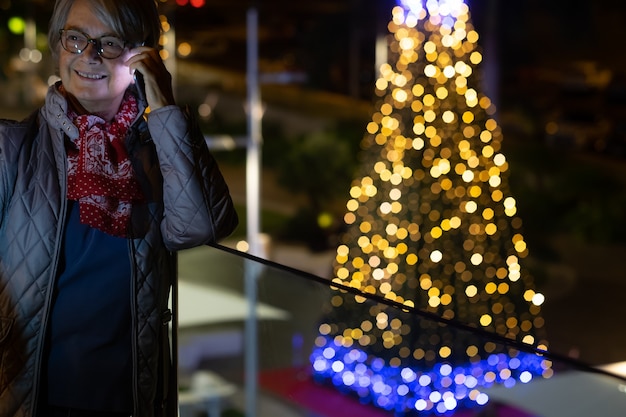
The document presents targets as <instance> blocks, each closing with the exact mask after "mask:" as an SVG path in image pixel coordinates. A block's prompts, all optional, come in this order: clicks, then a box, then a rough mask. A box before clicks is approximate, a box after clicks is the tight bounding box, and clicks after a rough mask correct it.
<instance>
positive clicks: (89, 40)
mask: <svg viewBox="0 0 626 417" xmlns="http://www.w3.org/2000/svg"><path fill="white" fill-rule="evenodd" d="M68 31H73V32H77V33H80V34H81V35H83V36H84V37H85V39H86V40H87V44H86V45H85V47H84V48H83V49H78V48H77V50H76V51H72V50H70V49H68V48H67V46H66V45H65V44H66V40H65V38H64V36H63V32H68ZM102 38H115V39H119V40H120V41H122V49H121V51H120V53H119V55H117V56H113V57H108V56H103V55H102V54H103V53H104V48H103V47H102ZM59 41H60V42H61V46H62V47H63V49H65V50H66V51H67V52H69V53H71V54H76V55H80V54H82V53H83V52H85V51H86V50H87V47H88V46H89V44H92V45H93V46H94V47H95V48H96V52H97V54H98V56H99V57H102V58H104V59H117V58H119V57H120V56H122V54H123V53H124V50H125V49H126V47H127V46H128V45H129V44H130V42H128V41H125V40H124V39H121V38H118V37H117V36H113V35H105V36H101V37H99V38H92V37H91V36H89V35H88V34H86V33H85V32H83V31H81V30H78V29H60V30H59Z"/></svg>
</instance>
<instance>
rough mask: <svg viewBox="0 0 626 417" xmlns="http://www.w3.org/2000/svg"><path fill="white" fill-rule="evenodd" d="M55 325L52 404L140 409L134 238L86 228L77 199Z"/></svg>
mask: <svg viewBox="0 0 626 417" xmlns="http://www.w3.org/2000/svg"><path fill="white" fill-rule="evenodd" d="M68 203H69V205H70V207H69V208H68V219H67V222H66V229H65V243H64V248H63V256H62V258H61V259H62V260H63V265H61V267H60V269H59V276H58V278H57V281H56V286H55V293H56V294H55V301H54V305H53V309H52V314H51V319H50V326H49V339H48V340H49V350H48V352H49V355H48V369H47V372H48V374H47V377H48V386H47V393H48V403H49V404H51V405H56V406H62V407H71V408H79V409H86V410H87V409H91V410H100V411H114V412H129V413H130V412H132V404H133V403H132V386H131V381H132V359H131V358H132V356H131V350H132V348H131V313H130V303H131V300H130V298H131V285H130V282H131V272H130V271H131V268H130V259H129V252H128V241H127V240H126V239H125V238H119V237H114V236H110V235H107V234H106V233H103V232H100V231H98V230H96V229H93V228H91V227H89V226H86V225H83V224H80V222H79V215H78V203H76V202H72V201H69V202H68Z"/></svg>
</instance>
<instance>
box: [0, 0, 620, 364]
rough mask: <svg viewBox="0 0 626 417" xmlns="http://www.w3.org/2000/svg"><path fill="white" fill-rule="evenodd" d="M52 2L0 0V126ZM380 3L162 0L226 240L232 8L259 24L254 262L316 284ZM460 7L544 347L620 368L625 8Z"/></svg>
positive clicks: (232, 146)
mask: <svg viewBox="0 0 626 417" xmlns="http://www.w3.org/2000/svg"><path fill="white" fill-rule="evenodd" d="M52 4H53V2H52V1H46V0H30V1H27V0H20V1H17V0H13V1H12V0H0V97H2V99H1V100H0V118H14V119H19V118H22V117H25V116H26V115H27V114H28V113H29V112H30V111H32V110H33V109H34V108H35V107H36V106H38V105H39V104H40V103H41V101H42V99H43V96H44V95H45V91H46V90H47V86H48V84H49V83H50V82H52V80H54V79H55V78H54V66H53V64H52V63H51V62H50V57H49V54H48V51H47V45H46V31H47V25H48V19H49V16H50V13H51V7H52ZM395 4H396V2H395V1H394V0H317V1H314V2H295V1H287V0H259V1H256V2H252V1H246V0H229V1H227V2H225V1H221V0H220V1H218V0H205V1H202V0H195V1H194V0H176V1H174V0H168V1H161V2H160V8H161V11H162V13H163V19H164V22H165V25H164V26H165V27H167V28H169V31H168V32H167V33H166V39H168V42H169V43H168V44H166V45H165V46H164V53H165V54H166V55H164V56H165V57H166V62H167V64H168V66H169V67H170V69H171V71H172V73H173V75H174V80H175V83H176V94H177V99H178V101H179V102H180V103H181V104H182V103H184V104H189V105H190V106H191V108H193V109H196V110H197V112H198V116H199V118H200V120H201V123H202V128H203V130H204V131H205V133H206V135H207V138H208V139H209V140H210V143H211V144H212V147H213V151H214V153H215V155H216V157H217V158H218V160H219V161H220V166H221V167H222V169H223V171H224V174H225V175H226V177H227V180H228V182H229V184H230V187H231V190H232V193H233V196H234V198H235V200H236V202H237V205H238V210H239V212H240V218H241V219H242V223H241V225H240V227H239V229H238V230H237V231H236V232H235V235H234V236H233V237H232V238H231V240H232V242H228V243H229V244H232V246H236V245H237V244H238V242H239V241H240V240H245V238H246V226H247V225H246V215H245V213H246V208H247V207H246V194H245V193H246V175H245V171H246V149H245V145H242V143H243V144H245V137H246V135H247V119H246V114H247V112H246V93H247V88H246V87H247V84H246V65H247V58H246V52H247V43H246V42H247V40H248V38H247V29H246V16H247V11H248V10H249V9H250V8H251V7H254V8H255V9H256V10H258V19H259V20H258V22H259V23H258V24H259V27H258V69H259V82H260V90H259V91H260V97H261V100H262V103H263V120H262V138H263V142H262V169H261V174H260V183H261V188H260V195H261V226H260V229H261V230H260V231H261V232H262V233H263V236H264V242H265V244H266V245H267V248H266V249H267V250H266V252H267V256H268V257H269V258H271V259H273V260H274V261H276V262H278V263H281V264H285V265H288V266H291V267H294V268H298V269H301V270H304V271H308V272H311V273H314V274H316V275H319V276H322V277H328V275H329V274H330V273H331V272H332V271H331V269H332V260H333V258H334V255H335V253H336V245H337V237H338V235H340V234H341V233H342V231H343V229H342V228H343V226H342V218H343V215H344V211H345V202H346V200H347V199H348V190H349V189H350V184H351V181H352V179H353V178H354V175H355V171H356V169H357V167H358V164H359V153H360V143H361V140H362V139H363V136H364V132H365V126H366V125H367V123H368V121H369V120H370V117H371V113H372V110H373V104H374V83H375V81H376V79H377V77H378V72H377V68H378V65H379V64H380V59H381V56H383V55H384V54H383V55H381V53H380V49H377V45H378V48H380V45H381V42H382V43H383V44H384V42H385V37H386V36H387V29H386V27H387V23H388V22H389V19H390V13H391V9H392V7H393V6H394V5H395ZM468 4H469V6H470V11H471V17H472V20H473V23H474V26H475V28H476V30H477V32H478V33H479V34H480V40H479V42H478V44H479V46H480V47H481V49H482V52H483V55H484V61H483V63H482V67H481V70H482V73H483V76H482V78H481V82H482V86H481V87H482V88H483V90H484V91H485V93H486V94H487V95H488V96H489V97H490V98H491V99H492V101H493V102H494V103H495V105H496V107H497V115H496V118H497V120H498V122H499V124H500V126H501V127H502V131H503V135H504V142H503V152H504V154H505V155H506V156H507V158H508V160H509V162H510V166H511V170H510V175H511V176H510V178H509V181H510V186H511V190H512V193H513V195H514V196H515V197H516V199H517V202H518V207H519V215H520V217H521V218H522V219H523V221H524V227H523V229H524V233H525V238H526V241H527V243H528V247H529V250H530V254H531V256H530V257H531V260H532V262H533V268H534V270H535V278H536V283H537V286H538V288H539V289H540V290H541V291H542V292H543V293H544V294H545V295H546V302H545V304H544V306H543V316H544V318H545V321H546V326H547V332H548V335H549V340H550V344H551V348H552V349H554V350H555V351H556V352H560V353H563V354H565V355H568V356H571V357H573V358H578V359H581V360H583V361H584V362H587V363H590V364H594V365H600V364H606V363H612V362H620V361H624V360H625V359H626V335H625V334H624V332H622V331H621V328H622V323H621V322H620V320H621V318H623V317H626V303H625V302H624V301H623V297H624V294H626V265H625V264H624V259H626V220H625V219H624V207H625V205H626V189H625V183H626V57H625V56H624V54H623V53H622V50H621V44H622V38H623V37H624V35H626V27H625V26H624V23H623V22H624V19H625V18H626V5H625V4H624V3H623V2H622V1H620V0H550V1H542V0H526V1H516V2H513V1H497V0H470V1H468ZM377 51H378V52H377ZM242 138H243V139H242ZM330 156H332V158H331V157H330Z"/></svg>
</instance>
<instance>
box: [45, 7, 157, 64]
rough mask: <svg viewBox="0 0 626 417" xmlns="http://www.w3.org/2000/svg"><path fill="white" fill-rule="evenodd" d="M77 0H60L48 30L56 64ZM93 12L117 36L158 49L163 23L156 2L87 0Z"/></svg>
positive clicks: (50, 46) (132, 42)
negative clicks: (64, 29)
mask: <svg viewBox="0 0 626 417" xmlns="http://www.w3.org/2000/svg"><path fill="white" fill-rule="evenodd" d="M75 1H76V0H57V1H56V3H55V5H54V11H53V12H52V17H51V18H50V25H49V28H48V45H49V48H50V52H51V53H52V58H53V60H54V62H55V65H57V64H58V62H59V51H60V49H59V48H61V35H60V31H61V29H63V28H64V27H65V24H66V23H67V17H68V15H69V13H70V9H71V8H72V5H73V4H74V2H75ZM86 1H87V2H88V3H89V4H90V5H91V7H92V10H93V12H94V13H95V15H96V16H98V18H99V19H100V20H102V22H103V23H104V24H106V25H107V26H109V27H111V28H112V29H113V31H114V32H115V34H116V35H117V36H119V37H121V38H122V39H123V40H125V41H126V42H129V43H130V44H132V45H133V46H139V45H142V44H143V45H146V46H150V47H153V48H157V47H158V45H159V37H160V35H161V21H160V19H159V13H158V11H157V4H156V1H155V0H86Z"/></svg>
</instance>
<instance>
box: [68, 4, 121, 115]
mask: <svg viewBox="0 0 626 417" xmlns="http://www.w3.org/2000/svg"><path fill="white" fill-rule="evenodd" d="M64 29H77V30H79V31H81V32H84V33H86V34H88V35H89V37H91V38H95V39H100V38H101V37H102V36H107V35H113V36H118V37H119V35H118V34H116V33H115V32H114V31H113V29H112V28H110V27H108V26H107V25H105V24H104V23H103V22H102V21H101V20H100V19H98V17H96V15H95V14H94V13H93V12H92V10H91V8H90V7H89V4H88V2H87V1H86V0H76V1H75V2H74V4H73V5H72V7H71V9H70V12H69V15H68V17H67V21H66V22H65V26H64ZM58 48H59V75H60V77H61V81H62V82H63V87H64V88H65V91H67V92H68V93H69V94H71V95H72V96H73V97H74V98H75V99H76V100H77V101H78V103H79V104H80V105H81V106H82V107H83V108H84V109H85V110H86V111H87V112H89V113H93V114H97V115H99V116H100V117H102V118H104V119H105V120H111V119H112V118H113V117H114V116H115V114H116V113H117V110H118V109H119V107H120V103H121V102H122V98H123V97H124V92H125V91H126V88H127V87H128V86H129V85H130V84H131V82H132V81H133V76H132V75H131V73H130V70H129V68H128V66H126V65H125V64H124V63H125V62H126V60H128V58H130V52H129V50H128V49H125V50H124V52H123V53H122V55H121V56H120V57H118V58H115V59H105V58H102V57H101V56H99V55H98V52H97V51H96V47H95V46H94V45H93V44H92V43H90V44H89V45H88V46H87V48H86V49H85V50H84V51H83V53H81V54H74V53H71V52H68V51H66V50H65V49H64V48H63V47H62V46H61V45H60V44H59V45H58Z"/></svg>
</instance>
